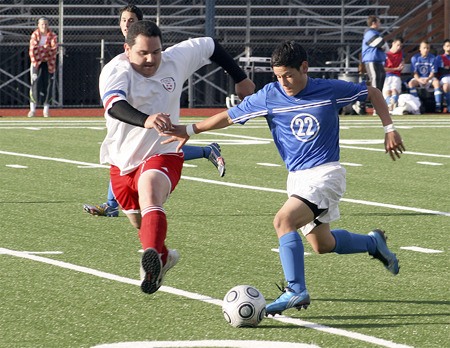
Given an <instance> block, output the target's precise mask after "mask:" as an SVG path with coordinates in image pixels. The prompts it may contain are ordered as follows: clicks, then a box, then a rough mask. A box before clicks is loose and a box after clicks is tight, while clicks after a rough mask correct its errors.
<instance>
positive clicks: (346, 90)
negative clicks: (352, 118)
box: [330, 80, 369, 108]
mask: <svg viewBox="0 0 450 348" xmlns="http://www.w3.org/2000/svg"><path fill="white" fill-rule="evenodd" d="M330 81H333V82H332V83H333V91H334V95H335V99H336V105H337V106H338V107H339V108H341V107H343V106H345V105H348V104H350V103H353V102H355V101H365V100H367V97H368V93H369V92H368V91H367V84H366V82H365V81H363V82H361V83H353V82H347V81H343V80H330Z"/></svg>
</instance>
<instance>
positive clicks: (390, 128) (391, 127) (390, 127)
mask: <svg viewBox="0 0 450 348" xmlns="http://www.w3.org/2000/svg"><path fill="white" fill-rule="evenodd" d="M383 128H384V133H390V132H393V131H395V127H394V124H393V123H391V124H388V125H387V126H384V127H383Z"/></svg>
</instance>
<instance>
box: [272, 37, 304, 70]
mask: <svg viewBox="0 0 450 348" xmlns="http://www.w3.org/2000/svg"><path fill="white" fill-rule="evenodd" d="M305 61H306V62H307V61H308V55H307V54H306V51H305V49H304V48H303V47H302V46H301V45H300V44H299V43H298V42H295V41H285V42H283V43H281V44H280V45H278V46H277V47H276V48H275V49H274V50H273V52H272V57H271V58H270V65H271V66H272V67H274V66H285V67H288V68H294V69H297V70H299V69H300V66H301V65H302V63H303V62H305Z"/></svg>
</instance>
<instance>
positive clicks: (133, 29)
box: [125, 21, 162, 47]
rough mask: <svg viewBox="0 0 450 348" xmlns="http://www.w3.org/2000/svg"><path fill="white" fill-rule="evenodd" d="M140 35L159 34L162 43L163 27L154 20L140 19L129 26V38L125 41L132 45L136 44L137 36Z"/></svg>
mask: <svg viewBox="0 0 450 348" xmlns="http://www.w3.org/2000/svg"><path fill="white" fill-rule="evenodd" d="M138 35H143V36H146V37H152V36H157V37H159V39H160V40H161V44H162V34H161V29H159V27H158V26H157V25H156V23H155V22H152V21H138V22H134V23H133V24H131V25H130V27H129V28H128V33H127V38H126V40H125V42H126V43H127V44H128V46H130V47H132V46H133V45H134V44H135V41H136V37H138Z"/></svg>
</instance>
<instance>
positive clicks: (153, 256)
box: [141, 248, 163, 294]
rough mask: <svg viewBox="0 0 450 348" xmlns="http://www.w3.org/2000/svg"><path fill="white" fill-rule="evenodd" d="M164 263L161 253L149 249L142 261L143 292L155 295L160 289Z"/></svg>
mask: <svg viewBox="0 0 450 348" xmlns="http://www.w3.org/2000/svg"><path fill="white" fill-rule="evenodd" d="M162 269H163V266H162V261H161V256H160V255H159V253H158V252H157V251H156V250H155V249H153V248H147V249H145V251H144V254H142V259H141V281H142V283H141V290H142V291H143V292H145V293H146V294H153V293H154V292H156V291H157V290H158V289H159V283H160V280H161V274H162Z"/></svg>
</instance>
